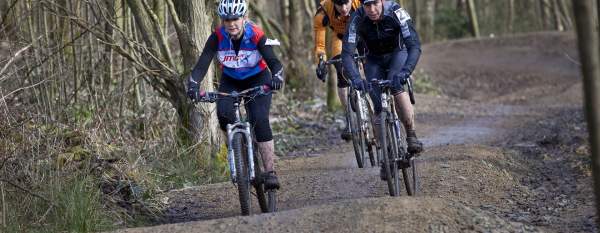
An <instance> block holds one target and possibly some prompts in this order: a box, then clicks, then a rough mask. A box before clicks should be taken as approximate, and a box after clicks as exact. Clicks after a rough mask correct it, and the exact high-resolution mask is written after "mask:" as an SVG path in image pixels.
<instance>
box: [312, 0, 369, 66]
mask: <svg viewBox="0 0 600 233" xmlns="http://www.w3.org/2000/svg"><path fill="white" fill-rule="evenodd" d="M351 1H352V10H351V14H352V12H354V11H356V9H358V8H359V7H360V0H351ZM313 20H314V23H313V30H314V38H315V49H314V54H315V58H316V59H315V60H316V61H315V62H318V60H317V59H318V57H319V55H320V54H325V53H326V50H325V46H326V44H327V42H326V38H325V33H326V30H327V27H329V28H331V30H332V31H333V33H334V36H333V41H331V46H332V52H333V53H332V55H333V56H336V55H339V54H341V53H342V39H344V35H345V34H346V25H348V21H349V20H350V16H341V15H340V14H339V13H338V12H337V10H335V6H334V5H333V1H332V0H323V1H322V2H321V3H320V5H319V8H318V9H317V13H316V15H315V17H314V19H313Z"/></svg>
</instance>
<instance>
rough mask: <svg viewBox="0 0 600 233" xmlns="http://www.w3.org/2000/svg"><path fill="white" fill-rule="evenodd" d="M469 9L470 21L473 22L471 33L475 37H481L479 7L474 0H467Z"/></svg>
mask: <svg viewBox="0 0 600 233" xmlns="http://www.w3.org/2000/svg"><path fill="white" fill-rule="evenodd" d="M467 9H468V11H469V21H470V24H471V33H473V36H474V37H475V38H479V37H480V34H479V21H478V19H477V8H476V7H475V2H474V1H473V0H467Z"/></svg>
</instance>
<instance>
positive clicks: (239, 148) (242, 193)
mask: <svg viewBox="0 0 600 233" xmlns="http://www.w3.org/2000/svg"><path fill="white" fill-rule="evenodd" d="M247 143H248V142H246V137H245V135H244V134H242V133H236V134H234V135H233V142H232V147H233V156H234V159H235V175H236V177H237V178H236V183H237V188H238V195H239V198H240V209H241V211H242V215H250V176H249V167H250V166H249V164H248V156H247V154H248V150H247V145H248V144H247Z"/></svg>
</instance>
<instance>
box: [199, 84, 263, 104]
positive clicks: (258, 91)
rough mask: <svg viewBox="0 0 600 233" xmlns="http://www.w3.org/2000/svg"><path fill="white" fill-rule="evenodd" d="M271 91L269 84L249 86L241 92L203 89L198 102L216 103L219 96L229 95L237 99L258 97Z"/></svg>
mask: <svg viewBox="0 0 600 233" xmlns="http://www.w3.org/2000/svg"><path fill="white" fill-rule="evenodd" d="M271 92H272V90H271V87H270V86H268V85H262V86H256V87H252V88H248V89H246V90H243V91H240V92H237V91H233V92H230V93H227V92H205V91H201V92H200V99H199V100H197V101H196V102H205V103H214V102H215V101H217V99H218V98H219V97H229V98H233V99H235V100H236V101H239V100H241V99H242V98H245V97H256V96H258V95H268V94H269V93H271Z"/></svg>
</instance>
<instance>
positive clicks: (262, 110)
mask: <svg viewBox="0 0 600 233" xmlns="http://www.w3.org/2000/svg"><path fill="white" fill-rule="evenodd" d="M247 8H248V6H247V3H246V0H221V1H220V3H219V8H218V14H219V16H220V17H221V19H222V25H221V26H219V27H218V28H217V29H216V30H215V32H213V33H212V34H211V35H210V37H209V38H208V40H207V41H206V44H205V46H204V49H203V50H202V54H201V55H200V58H199V59H198V63H197V64H196V66H195V67H194V70H193V71H192V74H191V76H190V78H189V79H188V92H187V94H188V95H189V97H190V98H191V99H192V100H198V99H200V98H201V97H200V92H201V90H200V82H202V79H203V78H204V75H205V74H206V71H207V70H208V68H209V66H210V64H211V63H212V59H213V58H214V57H215V56H216V57H217V58H218V60H219V63H221V69H222V71H223V76H222V77H221V79H220V83H219V91H220V92H232V91H241V90H245V89H248V88H252V87H256V86H261V85H269V86H270V87H271V89H273V90H278V89H280V88H281V87H282V85H283V82H284V80H283V66H282V64H281V62H279V59H277V57H276V56H275V53H274V52H273V48H272V46H271V45H276V44H277V43H278V42H277V41H276V40H271V39H268V38H267V37H266V36H265V34H264V32H263V31H262V30H261V29H260V28H259V27H258V26H256V25H255V24H254V23H252V22H251V21H249V20H248V17H247V16H246V12H247ZM267 68H268V69H267ZM269 71H270V72H269ZM270 108H271V95H270V94H269V95H264V96H257V97H256V98H254V99H252V100H250V101H248V102H247V111H248V115H249V120H250V124H251V125H252V127H253V129H254V134H255V135H256V141H258V143H257V144H258V150H259V152H260V154H261V156H262V159H263V161H264V166H265V168H264V171H265V172H266V173H265V174H266V176H265V186H267V188H269V189H270V188H279V181H278V179H277V176H276V175H275V172H274V162H273V160H274V157H275V156H274V144H273V134H272V132H271V125H270V123H269V110H270ZM217 117H218V118H219V125H220V127H221V129H222V130H225V129H226V126H227V124H230V123H232V122H233V120H234V119H235V115H234V109H233V101H232V100H231V99H227V98H223V99H218V100H217Z"/></svg>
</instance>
